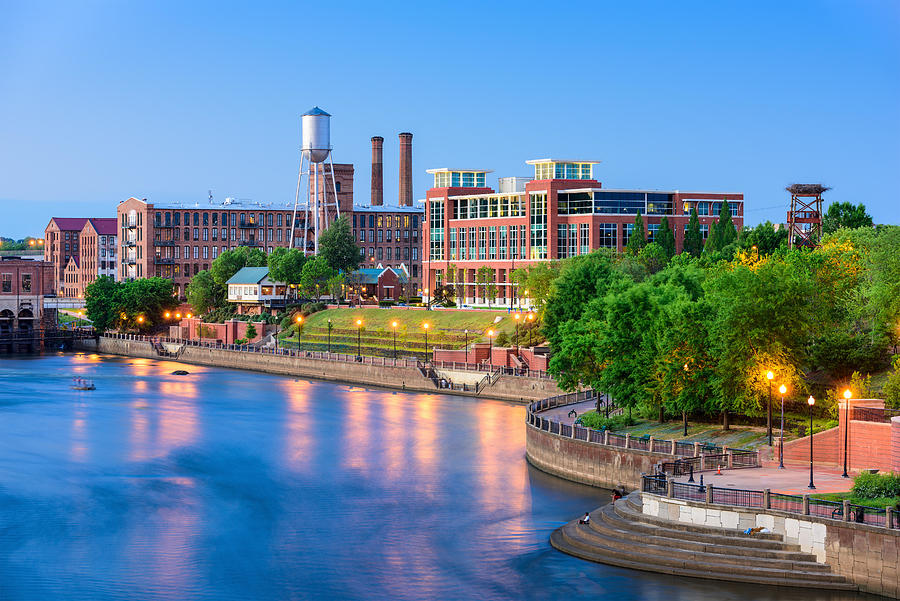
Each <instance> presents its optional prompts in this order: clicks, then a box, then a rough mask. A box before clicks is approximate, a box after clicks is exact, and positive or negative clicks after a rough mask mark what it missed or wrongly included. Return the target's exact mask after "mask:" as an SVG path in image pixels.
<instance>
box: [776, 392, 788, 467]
mask: <svg viewBox="0 0 900 601" xmlns="http://www.w3.org/2000/svg"><path fill="white" fill-rule="evenodd" d="M778 392H780V393H781V444H780V445H779V446H778V469H782V470H783V469H784V393H785V392H787V386H785V385H784V384H782V385H781V386H779V387H778Z"/></svg>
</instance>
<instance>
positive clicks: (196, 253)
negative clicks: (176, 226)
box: [194, 246, 200, 259]
mask: <svg viewBox="0 0 900 601" xmlns="http://www.w3.org/2000/svg"><path fill="white" fill-rule="evenodd" d="M194 258H195V259H199V258H200V247H199V246H195V247H194Z"/></svg>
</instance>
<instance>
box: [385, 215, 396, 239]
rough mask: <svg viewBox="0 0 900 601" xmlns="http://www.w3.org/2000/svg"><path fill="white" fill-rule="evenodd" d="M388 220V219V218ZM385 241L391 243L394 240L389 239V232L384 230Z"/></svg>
mask: <svg viewBox="0 0 900 601" xmlns="http://www.w3.org/2000/svg"><path fill="white" fill-rule="evenodd" d="M389 219H390V218H389ZM385 236H386V237H385V241H386V242H393V241H394V240H393V239H392V238H391V230H385Z"/></svg>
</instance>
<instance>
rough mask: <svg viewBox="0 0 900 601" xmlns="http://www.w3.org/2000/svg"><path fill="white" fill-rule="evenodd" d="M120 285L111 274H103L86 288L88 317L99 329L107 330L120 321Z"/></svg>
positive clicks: (85, 300) (101, 330) (85, 302)
mask: <svg viewBox="0 0 900 601" xmlns="http://www.w3.org/2000/svg"><path fill="white" fill-rule="evenodd" d="M118 289H119V286H118V284H116V281H115V280H114V279H112V278H111V277H109V276H106V275H102V276H100V277H99V278H97V279H96V280H94V281H93V282H91V283H90V284H88V285H87V287H86V288H85V289H84V306H85V309H87V317H88V319H90V320H91V321H92V322H93V324H94V328H96V329H97V331H100V332H105V331H106V330H108V329H110V328H112V327H114V326H115V325H116V324H117V323H118V322H119V314H120V313H121V312H122V311H121V310H120V308H119V299H118Z"/></svg>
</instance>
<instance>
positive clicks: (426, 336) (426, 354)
mask: <svg viewBox="0 0 900 601" xmlns="http://www.w3.org/2000/svg"><path fill="white" fill-rule="evenodd" d="M422 327H423V328H425V362H426V363H428V322H427V321H426V322H425V323H423V324H422Z"/></svg>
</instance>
